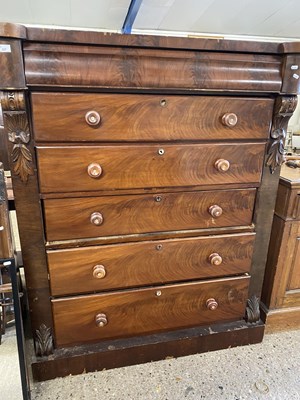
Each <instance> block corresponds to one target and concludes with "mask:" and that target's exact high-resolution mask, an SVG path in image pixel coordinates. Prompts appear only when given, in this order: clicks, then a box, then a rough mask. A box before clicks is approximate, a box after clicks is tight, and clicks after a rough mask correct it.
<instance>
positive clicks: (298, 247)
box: [287, 224, 300, 290]
mask: <svg viewBox="0 0 300 400" xmlns="http://www.w3.org/2000/svg"><path fill="white" fill-rule="evenodd" d="M297 225H298V226H297V233H298V235H299V234H300V226H299V224H297ZM294 240H295V242H296V243H295V249H294V255H293V261H292V264H291V274H290V277H289V283H288V287H287V289H288V290H297V289H298V290H300V237H299V236H297V237H296V238H294Z"/></svg>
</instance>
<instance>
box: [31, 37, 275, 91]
mask: <svg viewBox="0 0 300 400" xmlns="http://www.w3.org/2000/svg"><path fill="white" fill-rule="evenodd" d="M83 59H84V64H85V68H82V67H81V66H82V61H83ZM24 61H25V76H26V82H27V85H28V86H35V87H37V86H51V87H57V86H75V87H93V88H124V89H125V88H127V89H128V88H138V89H164V90H168V89H176V90H178V89H182V90H184V89H186V90H189V91H199V90H203V89H208V90H209V89H210V90H240V91H259V92H279V91H280V88H281V83H282V78H281V68H282V65H281V58H280V57H278V56H271V55H258V54H238V53H231V54H228V53H210V52H205V51H204V52H195V51H187V50H181V51H180V52H178V51H175V50H162V49H143V48H118V47H103V46H102V47H101V46H85V45H64V44H48V43H26V44H25V45H24ZM166 61H167V62H166ZM79 70H80V74H79V73H78V71H79ZM37 71H38V73H37ZM224 71H226V72H225V73H224Z"/></svg>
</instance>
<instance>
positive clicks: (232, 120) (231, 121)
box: [222, 113, 238, 128]
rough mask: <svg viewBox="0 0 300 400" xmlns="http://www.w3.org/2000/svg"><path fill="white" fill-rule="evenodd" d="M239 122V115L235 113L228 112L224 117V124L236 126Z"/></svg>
mask: <svg viewBox="0 0 300 400" xmlns="http://www.w3.org/2000/svg"><path fill="white" fill-rule="evenodd" d="M237 122H238V118H237V115H236V114H234V113H226V114H224V115H223V117H222V124H223V125H225V126H228V127H229V128H232V127H234V126H235V125H236V124H237Z"/></svg>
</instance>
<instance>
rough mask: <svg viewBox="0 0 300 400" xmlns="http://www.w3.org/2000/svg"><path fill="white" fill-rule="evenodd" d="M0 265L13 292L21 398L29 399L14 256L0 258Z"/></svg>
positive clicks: (16, 268) (16, 267)
mask: <svg viewBox="0 0 300 400" xmlns="http://www.w3.org/2000/svg"><path fill="white" fill-rule="evenodd" d="M0 265H3V266H4V267H6V268H7V269H8V270H9V273H10V278H11V284H12V292H13V301H14V313H15V326H16V334H17V346H18V355H19V367H20V376H21V385H22V394H23V400H30V399H31V395H30V385H29V376H28V372H27V364H26V357H25V338H24V329H23V319H22V309H21V302H20V294H21V292H20V288H19V283H18V269H19V268H18V265H17V262H16V259H15V258H6V259H0Z"/></svg>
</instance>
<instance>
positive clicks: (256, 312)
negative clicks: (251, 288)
mask: <svg viewBox="0 0 300 400" xmlns="http://www.w3.org/2000/svg"><path fill="white" fill-rule="evenodd" d="M245 320H246V322H248V323H249V324H255V323H257V322H258V321H259V320H260V308H259V298H258V297H257V296H255V295H253V296H252V297H251V298H250V299H248V300H247V306H246V315H245Z"/></svg>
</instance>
